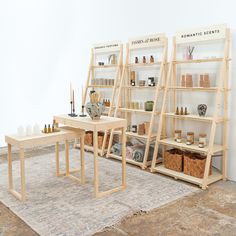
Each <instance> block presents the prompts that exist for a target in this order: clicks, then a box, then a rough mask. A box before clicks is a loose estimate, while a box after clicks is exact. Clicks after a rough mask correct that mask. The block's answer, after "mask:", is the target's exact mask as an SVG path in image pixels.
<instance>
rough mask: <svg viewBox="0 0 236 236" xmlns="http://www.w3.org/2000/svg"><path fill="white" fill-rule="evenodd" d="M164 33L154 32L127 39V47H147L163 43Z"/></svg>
mask: <svg viewBox="0 0 236 236" xmlns="http://www.w3.org/2000/svg"><path fill="white" fill-rule="evenodd" d="M164 40H165V34H155V35H149V36H143V37H138V38H132V39H129V48H130V49H136V48H148V47H156V46H160V45H163V42H164Z"/></svg>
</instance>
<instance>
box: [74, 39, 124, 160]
mask: <svg viewBox="0 0 236 236" xmlns="http://www.w3.org/2000/svg"><path fill="white" fill-rule="evenodd" d="M111 57H114V58H115V59H114V61H113V62H112V61H110V58H111ZM101 62H102V63H103V64H100V63H101ZM122 64H123V44H122V43H121V42H120V41H114V42H107V43H100V44H96V45H94V46H93V48H92V49H91V56H90V64H89V68H88V77H87V81H86V85H85V91H84V94H83V101H82V105H83V106H85V104H86V101H88V99H89V93H90V91H91V90H96V91H99V92H100V93H101V95H102V98H104V97H103V95H104V94H106V96H109V99H110V106H106V107H105V111H104V113H103V115H107V116H113V115H114V105H113V104H115V103H116V97H117V91H118V87H119V86H120V78H121V73H122V66H123V65H122ZM103 74H105V76H106V77H107V75H108V76H109V78H106V79H102V80H101V78H97V76H98V75H99V76H103ZM110 77H112V79H113V82H112V83H111V82H109V80H108V79H110ZM104 81H105V82H106V83H105V84H104ZM106 98H107V97H106ZM107 141H108V133H107V132H106V131H104V138H103V142H102V146H101V147H100V148H99V149H98V154H99V155H100V156H104V154H105V153H106V151H107V150H106V143H107ZM77 146H78V147H79V144H77ZM85 150H87V151H90V152H93V146H92V145H91V146H90V145H85Z"/></svg>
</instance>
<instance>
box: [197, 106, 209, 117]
mask: <svg viewBox="0 0 236 236" xmlns="http://www.w3.org/2000/svg"><path fill="white" fill-rule="evenodd" d="M197 111H198V114H199V116H205V115H206V111H207V105H206V104H199V105H198V106H197Z"/></svg>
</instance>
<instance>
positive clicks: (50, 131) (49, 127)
mask: <svg viewBox="0 0 236 236" xmlns="http://www.w3.org/2000/svg"><path fill="white" fill-rule="evenodd" d="M48 133H52V130H51V126H50V125H48Z"/></svg>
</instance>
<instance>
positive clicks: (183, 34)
mask: <svg viewBox="0 0 236 236" xmlns="http://www.w3.org/2000/svg"><path fill="white" fill-rule="evenodd" d="M226 29H227V27H226V25H213V26H209V27H204V28H196V29H191V30H183V31H178V32H176V34H175V37H176V43H188V42H197V41H207V40H217V39H224V38H225V37H226Z"/></svg>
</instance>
